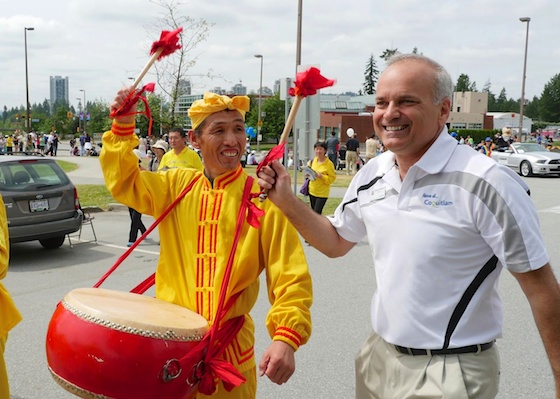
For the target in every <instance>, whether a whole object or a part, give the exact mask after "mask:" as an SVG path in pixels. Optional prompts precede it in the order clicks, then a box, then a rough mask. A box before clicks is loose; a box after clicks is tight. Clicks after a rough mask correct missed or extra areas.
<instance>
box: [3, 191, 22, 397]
mask: <svg viewBox="0 0 560 399" xmlns="http://www.w3.org/2000/svg"><path fill="white" fill-rule="evenodd" d="M9 260H10V240H9V237H8V220H7V218H6V207H5V206H4V201H3V200H2V197H0V280H2V279H3V278H4V277H6V273H7V272H8V261H9ZM20 320H21V315H20V313H19V312H18V310H17V309H16V306H15V304H14V301H13V300H12V298H11V297H10V294H9V293H8V291H7V290H6V287H4V285H3V284H2V282H0V398H9V397H10V387H9V385H8V372H7V370H6V363H5V361H4V349H5V348H6V341H7V339H8V331H10V330H11V329H12V328H13V327H14V326H15V325H16V324H17V323H19V322H20Z"/></svg>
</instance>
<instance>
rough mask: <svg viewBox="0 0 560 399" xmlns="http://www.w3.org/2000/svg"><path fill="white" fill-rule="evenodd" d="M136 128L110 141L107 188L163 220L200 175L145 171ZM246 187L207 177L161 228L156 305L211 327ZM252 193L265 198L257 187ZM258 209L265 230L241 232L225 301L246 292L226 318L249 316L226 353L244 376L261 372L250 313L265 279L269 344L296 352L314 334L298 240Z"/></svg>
mask: <svg viewBox="0 0 560 399" xmlns="http://www.w3.org/2000/svg"><path fill="white" fill-rule="evenodd" d="M133 127H134V125H133V124H132V125H122V124H117V123H114V124H113V127H112V130H113V131H116V132H117V133H116V134H115V133H113V132H112V131H109V132H106V133H105V134H104V136H103V151H102V153H101V157H100V162H101V166H102V169H103V173H104V176H105V182H106V184H107V188H108V189H109V191H110V192H111V194H112V195H113V197H114V198H115V199H116V200H117V201H119V202H121V203H123V204H125V205H127V206H130V207H131V208H134V209H136V210H137V211H138V212H140V213H142V214H147V215H152V216H154V217H155V218H157V217H158V216H160V215H161V214H162V213H163V212H164V210H165V209H166V208H167V207H168V205H169V204H170V203H171V202H172V201H173V200H175V199H176V198H177V197H178V196H179V194H180V193H181V191H182V190H183V189H184V188H185V187H186V186H187V185H188V184H189V183H190V182H191V181H192V179H193V178H194V177H195V176H198V175H201V174H202V172H200V171H198V170H195V169H170V170H167V171H164V172H157V173H154V172H149V171H140V170H139V168H138V160H137V158H136V155H134V153H133V152H132V149H133V148H134V147H135V146H137V145H138V138H137V137H136V135H134V134H132V131H133V130H132V129H133ZM128 132H130V134H128ZM123 133H124V134H123ZM246 179H247V175H246V174H245V172H244V171H243V168H242V167H241V166H239V167H238V168H237V169H236V170H235V171H231V172H228V173H225V174H224V175H222V176H219V177H218V178H216V179H215V180H214V182H213V183H212V182H210V181H209V180H208V179H207V178H206V177H205V176H204V175H202V177H201V178H200V179H198V181H197V182H196V183H195V184H194V186H193V188H192V190H191V191H190V192H189V193H188V194H187V195H186V196H185V198H183V199H182V200H181V201H180V202H179V203H178V204H177V206H176V207H175V209H174V210H173V211H172V212H171V213H169V215H167V217H166V218H165V219H164V220H163V221H162V222H161V223H160V224H159V226H158V229H159V236H160V243H161V251H160V259H159V264H158V267H157V271H156V297H157V298H159V299H162V300H165V301H168V302H172V303H175V304H178V305H181V306H185V307H187V308H188V309H190V310H193V311H195V312H197V313H199V314H200V315H202V316H204V317H205V318H206V319H207V320H208V321H209V322H210V324H212V322H213V320H214V317H215V313H216V308H217V306H218V298H219V293H220V288H221V284H222V279H223V277H224V272H225V269H226V265H227V261H228V257H229V255H230V251H231V248H232V243H233V237H234V232H235V229H236V223H237V215H238V211H239V208H240V205H241V197H242V194H243V189H244V185H245V181H246ZM252 192H255V193H258V192H259V186H258V185H257V184H256V182H254V183H253V189H252ZM253 203H255V204H258V206H259V208H261V209H263V210H264V211H265V212H266V214H265V215H264V216H262V217H261V218H260V222H261V226H260V228H258V229H257V228H254V227H251V226H249V224H248V223H247V222H245V223H244V224H243V226H242V233H241V236H240V240H239V244H238V246H237V250H236V253H235V260H234V265H233V270H232V274H231V280H230V283H229V287H228V291H227V296H226V302H227V300H228V299H229V298H230V297H231V296H233V295H235V294H237V293H239V292H241V294H240V296H239V297H238V299H237V300H236V302H235V304H234V306H233V307H232V309H230V311H229V312H228V314H227V316H226V318H225V319H230V318H233V317H236V316H239V315H245V324H244V326H243V328H242V329H241V331H240V332H239V333H238V335H237V337H236V338H235V339H234V341H233V342H232V344H231V345H230V346H229V347H228V348H227V350H226V353H225V358H226V359H227V360H229V361H231V362H232V363H233V364H234V365H235V366H236V367H237V369H238V370H239V371H241V372H244V371H247V370H249V369H250V368H252V367H254V366H255V359H254V347H253V346H254V323H253V320H252V318H251V317H250V316H249V314H248V313H249V312H250V310H251V309H252V307H253V306H254V304H255V302H256V300H257V295H258V292H259V275H260V274H261V272H263V271H264V273H265V275H266V282H267V287H268V297H269V301H270V303H271V308H270V310H269V312H268V315H267V319H266V325H267V328H268V332H269V334H270V336H271V338H272V339H273V340H280V341H284V342H286V343H288V344H289V345H291V346H292V347H293V348H294V349H296V350H297V348H298V347H299V346H300V345H302V344H305V343H306V342H307V340H308V339H309V336H310V334H311V315H310V310H309V309H310V307H311V303H312V287H311V277H310V275H309V271H308V267H307V261H306V258H305V254H304V253H303V249H302V247H301V242H300V239H299V236H298V234H297V232H296V230H295V228H294V227H293V226H292V225H291V223H290V222H289V221H288V220H287V219H286V217H285V216H284V215H283V214H282V212H281V211H280V210H279V209H278V208H277V207H276V206H274V205H273V204H272V202H271V201H264V202H262V203H259V200H258V198H257V199H254V200H253Z"/></svg>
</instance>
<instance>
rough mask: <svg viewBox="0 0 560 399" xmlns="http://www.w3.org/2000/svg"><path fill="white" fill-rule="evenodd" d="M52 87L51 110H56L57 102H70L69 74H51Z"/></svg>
mask: <svg viewBox="0 0 560 399" xmlns="http://www.w3.org/2000/svg"><path fill="white" fill-rule="evenodd" d="M50 89H51V97H50V100H51V111H54V106H55V104H58V103H61V102H64V103H66V104H70V101H69V96H68V76H66V77H64V78H63V77H62V76H51V77H50Z"/></svg>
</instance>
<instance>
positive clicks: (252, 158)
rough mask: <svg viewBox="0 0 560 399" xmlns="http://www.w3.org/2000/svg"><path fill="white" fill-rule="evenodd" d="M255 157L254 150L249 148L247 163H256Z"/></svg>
mask: <svg viewBox="0 0 560 399" xmlns="http://www.w3.org/2000/svg"><path fill="white" fill-rule="evenodd" d="M258 164H259V163H258V162H257V157H256V155H255V150H251V152H250V153H249V156H248V157H247V165H258Z"/></svg>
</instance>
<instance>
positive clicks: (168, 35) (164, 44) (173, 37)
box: [109, 27, 183, 135]
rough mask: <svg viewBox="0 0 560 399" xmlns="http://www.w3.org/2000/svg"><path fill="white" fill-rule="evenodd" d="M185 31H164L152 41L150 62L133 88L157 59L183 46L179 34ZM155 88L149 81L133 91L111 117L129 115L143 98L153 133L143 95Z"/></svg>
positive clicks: (135, 81) (149, 131) (181, 29)
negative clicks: (157, 38)
mask: <svg viewBox="0 0 560 399" xmlns="http://www.w3.org/2000/svg"><path fill="white" fill-rule="evenodd" d="M182 31H183V28H181V27H179V28H177V29H175V30H173V31H166V30H164V31H162V32H161V35H160V37H159V40H156V41H155V42H153V43H152V47H151V49H150V55H151V56H152V57H151V58H150V60H149V61H148V63H147V64H146V65H145V66H144V69H142V71H141V72H140V73H139V74H138V76H137V77H136V79H135V80H134V83H132V88H133V89H136V87H137V86H138V84H139V83H140V82H141V81H142V79H143V78H144V76H145V75H146V73H148V71H149V70H150V68H151V67H152V65H154V63H155V62H156V61H159V60H161V59H162V58H163V57H166V56H168V55H170V54H173V53H174V52H175V51H177V50H179V49H180V48H181V44H180V43H179V39H180V36H179V34H180V33H181V32H182ZM154 88H155V84H154V83H149V84H147V85H145V86H144V87H142V88H140V89H137V90H134V91H132V92H131V93H130V94H129V96H128V98H127V99H126V101H125V102H124V103H123V104H122V105H121V106H120V107H119V108H118V109H117V110H115V111H113V112H111V114H110V115H109V116H110V117H111V118H114V117H115V116H123V115H128V114H129V113H130V109H131V108H132V106H133V105H134V104H136V103H137V102H138V100H140V99H141V100H142V101H143V102H144V105H145V106H146V116H147V117H148V119H150V126H149V128H148V135H151V132H152V118H151V114H150V108H149V107H148V102H147V101H146V99H145V98H144V97H143V94H144V92H145V91H150V92H153V91H154Z"/></svg>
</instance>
